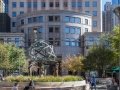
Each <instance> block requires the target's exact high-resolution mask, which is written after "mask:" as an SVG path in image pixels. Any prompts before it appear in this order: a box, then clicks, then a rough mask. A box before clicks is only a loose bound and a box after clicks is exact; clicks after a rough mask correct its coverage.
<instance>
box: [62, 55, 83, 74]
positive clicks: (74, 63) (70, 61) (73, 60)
mask: <svg viewBox="0 0 120 90" xmlns="http://www.w3.org/2000/svg"><path fill="white" fill-rule="evenodd" d="M83 59H84V57H83V56H81V55H79V56H76V55H74V56H73V57H71V56H70V55H68V56H67V57H66V59H65V60H62V69H63V70H68V71H71V72H73V73H75V72H77V71H80V70H82V67H83V64H82V60H83Z"/></svg>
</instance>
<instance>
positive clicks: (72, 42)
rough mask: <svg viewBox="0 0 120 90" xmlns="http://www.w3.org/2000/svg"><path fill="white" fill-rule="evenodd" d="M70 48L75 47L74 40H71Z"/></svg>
mask: <svg viewBox="0 0 120 90" xmlns="http://www.w3.org/2000/svg"><path fill="white" fill-rule="evenodd" d="M71 46H75V39H74V38H72V39H71Z"/></svg>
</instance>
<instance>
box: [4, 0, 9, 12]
mask: <svg viewBox="0 0 120 90" xmlns="http://www.w3.org/2000/svg"><path fill="white" fill-rule="evenodd" d="M3 1H4V3H5V13H8V3H9V0H3Z"/></svg>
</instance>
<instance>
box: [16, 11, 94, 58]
mask: <svg viewBox="0 0 120 90" xmlns="http://www.w3.org/2000/svg"><path fill="white" fill-rule="evenodd" d="M91 17H92V16H91V15H88V14H85V13H79V12H74V11H65V10H46V11H45V10H43V11H41V10H40V11H33V12H29V13H26V14H23V15H19V16H17V23H18V24H17V30H18V31H17V32H20V33H25V35H26V43H25V44H26V50H27V51H28V49H29V47H30V46H31V44H32V42H33V41H34V39H35V36H34V32H33V30H34V28H36V29H37V39H38V40H45V41H49V42H50V43H51V44H52V45H54V47H55V53H56V55H57V56H59V57H60V56H61V57H62V59H65V57H66V55H68V54H70V55H71V56H72V55H74V54H78V53H79V54H82V52H81V49H82V47H81V36H82V35H83V34H84V32H91V31H92V27H91V25H92V23H91V21H92V20H91Z"/></svg>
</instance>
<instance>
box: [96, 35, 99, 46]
mask: <svg viewBox="0 0 120 90" xmlns="http://www.w3.org/2000/svg"><path fill="white" fill-rule="evenodd" d="M96 40H97V41H96V44H97V45H99V41H100V37H97V39H96Z"/></svg>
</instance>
